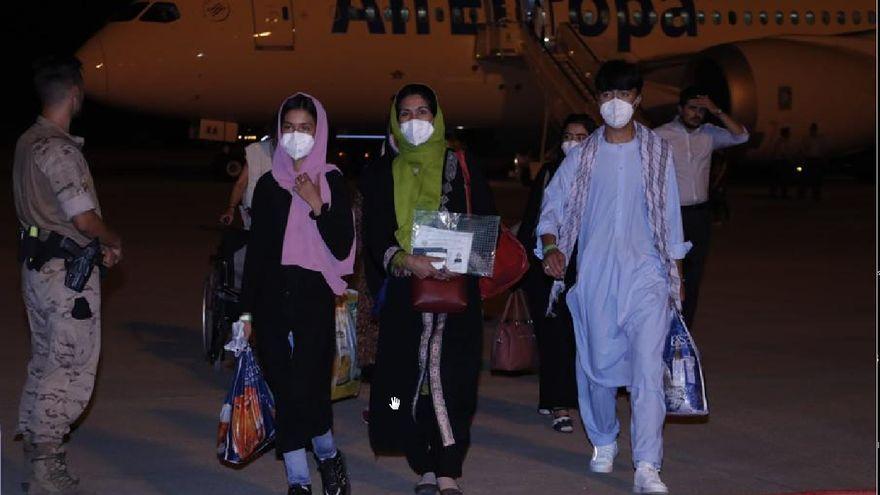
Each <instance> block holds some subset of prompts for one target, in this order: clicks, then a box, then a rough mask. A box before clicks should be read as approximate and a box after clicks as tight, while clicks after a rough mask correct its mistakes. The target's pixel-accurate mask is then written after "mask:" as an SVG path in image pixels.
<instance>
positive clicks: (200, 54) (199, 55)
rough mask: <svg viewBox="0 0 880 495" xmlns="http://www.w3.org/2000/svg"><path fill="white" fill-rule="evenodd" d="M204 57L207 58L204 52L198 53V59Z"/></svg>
mask: <svg viewBox="0 0 880 495" xmlns="http://www.w3.org/2000/svg"><path fill="white" fill-rule="evenodd" d="M204 56H205V54H204V52H199V53H196V58H202V57H204Z"/></svg>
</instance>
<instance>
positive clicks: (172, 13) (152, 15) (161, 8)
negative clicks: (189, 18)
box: [140, 2, 180, 24]
mask: <svg viewBox="0 0 880 495" xmlns="http://www.w3.org/2000/svg"><path fill="white" fill-rule="evenodd" d="M178 19H180V11H179V10H177V5H174V4H173V3H171V2H156V3H154V4H153V5H150V8H149V9H147V11H146V12H144V15H142V16H141V19H140V20H141V21H144V22H160V23H163V24H166V23H169V22H174V21H176V20H178Z"/></svg>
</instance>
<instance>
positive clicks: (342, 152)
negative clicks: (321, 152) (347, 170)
mask: <svg viewBox="0 0 880 495" xmlns="http://www.w3.org/2000/svg"><path fill="white" fill-rule="evenodd" d="M337 155H338V156H339V158H342V157H343V156H345V152H344V151H340V152H339V153H337Z"/></svg>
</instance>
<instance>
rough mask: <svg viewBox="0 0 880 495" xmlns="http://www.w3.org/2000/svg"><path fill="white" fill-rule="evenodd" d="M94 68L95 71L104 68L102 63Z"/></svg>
mask: <svg viewBox="0 0 880 495" xmlns="http://www.w3.org/2000/svg"><path fill="white" fill-rule="evenodd" d="M95 68H96V69H103V68H104V62H101V63H100V64H98V65H96V66H95Z"/></svg>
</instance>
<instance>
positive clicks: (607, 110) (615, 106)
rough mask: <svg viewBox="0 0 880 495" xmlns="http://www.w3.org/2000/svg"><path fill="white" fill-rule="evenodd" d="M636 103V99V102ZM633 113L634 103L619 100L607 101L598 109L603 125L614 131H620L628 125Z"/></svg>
mask: <svg viewBox="0 0 880 495" xmlns="http://www.w3.org/2000/svg"><path fill="white" fill-rule="evenodd" d="M638 101H639V100H638V98H637V99H636V102H638ZM635 111H636V109H635V103H630V102H628V101H624V100H621V99H620V98H614V99H613V100H608V101H606V102H605V103H603V104H602V106H601V107H600V108H599V112H600V113H601V114H602V118H603V119H604V120H605V123H606V124H608V125H609V126H611V127H613V128H615V129H620V128H622V127H624V126H626V124H629V121H630V120H632V117H633V114H634V113H635Z"/></svg>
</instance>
